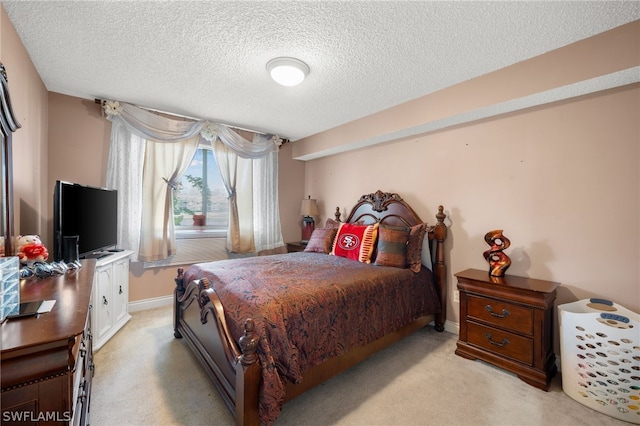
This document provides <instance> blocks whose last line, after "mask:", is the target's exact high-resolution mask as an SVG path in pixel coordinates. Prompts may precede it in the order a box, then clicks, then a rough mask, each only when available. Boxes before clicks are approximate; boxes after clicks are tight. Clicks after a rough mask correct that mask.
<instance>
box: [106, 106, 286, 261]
mask: <svg viewBox="0 0 640 426" xmlns="http://www.w3.org/2000/svg"><path fill="white" fill-rule="evenodd" d="M103 109H104V112H105V113H106V114H107V117H108V119H109V120H110V121H111V122H112V132H111V148H110V153H109V165H108V170H107V183H108V185H109V186H110V187H112V188H114V189H118V198H119V200H120V201H119V204H120V207H121V210H120V211H121V212H122V217H121V218H120V224H121V227H120V228H119V234H120V235H119V245H120V246H121V247H123V248H127V249H130V250H134V251H135V252H137V253H138V258H139V259H140V260H143V261H145V260H146V261H149V260H161V259H165V258H167V257H169V256H171V255H172V254H173V253H174V251H175V235H174V233H175V231H174V224H173V220H172V215H171V212H172V205H171V203H172V196H171V195H172V193H171V191H172V189H173V188H174V187H175V186H176V184H177V183H178V182H179V180H180V177H181V175H182V174H183V173H184V171H185V169H186V168H187V166H188V165H189V163H190V162H191V159H192V158H193V155H194V153H195V151H196V149H197V147H198V144H199V143H200V142H202V141H203V140H205V141H207V142H209V143H213V145H214V152H215V153H216V161H218V166H219V168H220V170H221V172H222V175H223V176H222V178H223V180H224V184H225V187H226V188H227V194H228V197H229V210H230V220H229V230H228V236H229V240H228V242H227V244H228V248H229V249H230V250H232V251H236V252H238V253H249V252H252V251H258V252H262V251H263V250H265V248H275V249H277V248H278V247H284V243H283V242H282V233H281V226H280V217H279V210H278V192H277V188H278V184H277V168H278V162H277V158H278V157H277V152H278V147H279V145H280V144H281V143H282V140H281V139H280V138H278V137H277V136H271V135H256V136H255V137H254V138H253V140H252V141H249V140H247V139H245V138H244V137H242V136H241V135H239V134H238V133H236V132H235V131H233V130H232V129H231V128H229V127H227V126H224V125H222V124H218V123H212V122H209V121H204V120H188V119H183V120H178V119H172V118H168V117H165V116H163V115H159V114H156V113H153V112H150V111H147V110H145V109H142V108H140V107H137V106H134V105H131V104H126V103H120V102H117V101H103ZM219 143H221V144H222V145H219ZM222 147H224V149H223V148H222ZM221 163H222V164H221ZM258 164H259V165H258ZM254 168H256V170H259V174H260V175H261V176H267V175H268V176H275V180H273V179H270V180H269V179H267V180H266V181H262V180H260V182H259V183H256V182H257V181H256V179H255V172H254ZM265 170H267V171H265ZM265 173H266V174H265ZM263 212H264V213H265V214H262V213H263ZM257 213H260V214H257ZM232 219H233V220H232ZM256 241H258V243H257V244H256V243H255V242H256Z"/></svg>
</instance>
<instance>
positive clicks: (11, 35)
mask: <svg viewBox="0 0 640 426" xmlns="http://www.w3.org/2000/svg"><path fill="white" fill-rule="evenodd" d="M0 58H1V60H2V63H3V64H4V66H5V68H6V70H7V77H8V83H9V90H10V95H11V103H12V106H13V111H14V113H15V114H16V117H17V119H18V122H19V123H20V124H21V125H22V128H20V129H18V130H17V131H16V132H15V133H14V134H13V191H14V201H13V207H14V216H15V218H14V226H15V233H16V234H18V233H23V234H39V235H42V236H43V237H44V236H45V235H46V233H47V216H46V215H43V212H45V211H46V210H47V200H48V198H49V193H48V191H47V190H46V186H47V169H48V160H47V155H48V151H49V150H48V145H47V138H48V120H47V114H48V107H49V104H48V102H47V97H48V92H47V89H46V87H45V86H44V83H43V82H42V80H41V79H40V76H39V75H38V71H37V70H36V69H35V67H34V66H33V63H32V62H31V59H30V58H29V54H28V53H27V52H26V50H25V49H24V46H23V45H22V42H21V41H20V38H19V37H18V34H17V33H16V30H15V28H14V27H13V24H12V23H11V21H10V20H9V17H8V16H7V13H6V12H5V10H4V8H2V7H0Z"/></svg>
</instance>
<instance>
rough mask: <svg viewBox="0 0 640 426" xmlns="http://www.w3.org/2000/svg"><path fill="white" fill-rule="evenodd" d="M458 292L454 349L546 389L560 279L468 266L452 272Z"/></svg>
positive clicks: (552, 363)
mask: <svg viewBox="0 0 640 426" xmlns="http://www.w3.org/2000/svg"><path fill="white" fill-rule="evenodd" d="M454 275H455V276H456V277H457V278H458V290H459V291H460V335H459V339H458V343H457V348H456V351H455V353H456V354H457V355H460V356H462V357H464V358H469V359H474V360H475V359H479V360H482V361H485V362H488V363H490V364H493V365H495V366H497V367H500V368H503V369H505V370H507V371H510V372H512V373H514V374H516V375H518V377H519V378H520V379H522V380H524V381H525V382H527V383H529V384H530V385H532V386H535V387H537V388H540V389H543V390H548V389H549V385H550V383H551V379H552V378H553V376H555V374H556V371H557V368H556V364H555V361H556V360H555V355H554V353H553V312H554V301H555V299H556V288H557V287H558V286H559V285H560V284H559V283H556V282H552V281H544V280H537V279H534V278H526V277H516V276H511V275H505V276H503V277H494V276H491V275H489V273H488V272H487V271H480V270H477V269H467V270H466V271H462V272H458V273H457V274H454Z"/></svg>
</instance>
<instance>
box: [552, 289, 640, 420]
mask: <svg viewBox="0 0 640 426" xmlns="http://www.w3.org/2000/svg"><path fill="white" fill-rule="evenodd" d="M558 318H559V324H560V356H561V358H560V360H561V369H562V389H563V390H564V392H565V393H566V394H567V395H569V396H570V397H571V398H573V399H575V400H576V401H578V402H580V403H581V404H584V405H586V406H587V407H589V408H592V409H594V410H597V411H599V412H601V413H604V414H607V415H609V416H611V417H615V418H617V419H620V420H624V421H627V422H631V423H635V424H640V315H638V314H637V313H635V312H632V311H630V310H628V309H626V308H624V307H622V306H620V305H618V304H616V303H614V302H611V301H609V300H604V299H584V300H579V301H577V302H573V303H566V304H564V305H559V306H558Z"/></svg>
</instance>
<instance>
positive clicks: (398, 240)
mask: <svg viewBox="0 0 640 426" xmlns="http://www.w3.org/2000/svg"><path fill="white" fill-rule="evenodd" d="M408 240H409V228H405V227H396V226H385V225H381V226H380V229H379V230H378V253H377V254H376V261H375V264H376V265H380V266H393V267H395V268H406V266H407V243H408Z"/></svg>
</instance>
